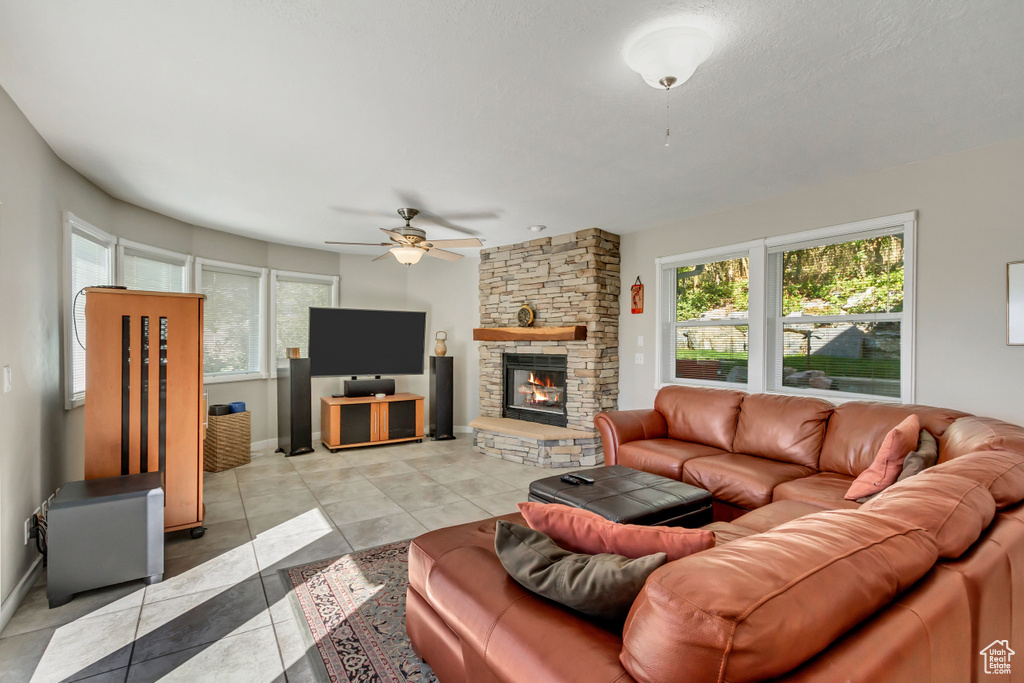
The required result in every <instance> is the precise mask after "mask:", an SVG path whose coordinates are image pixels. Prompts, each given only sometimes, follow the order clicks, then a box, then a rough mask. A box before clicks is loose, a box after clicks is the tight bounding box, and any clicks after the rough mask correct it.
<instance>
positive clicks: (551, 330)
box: [473, 325, 587, 341]
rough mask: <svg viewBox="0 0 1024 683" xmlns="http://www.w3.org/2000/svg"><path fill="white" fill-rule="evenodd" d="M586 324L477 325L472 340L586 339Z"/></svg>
mask: <svg viewBox="0 0 1024 683" xmlns="http://www.w3.org/2000/svg"><path fill="white" fill-rule="evenodd" d="M586 339H587V326H586V325H567V326H565V327H478V328H476V329H474V330H473V341H586Z"/></svg>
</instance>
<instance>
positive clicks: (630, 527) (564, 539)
mask: <svg viewBox="0 0 1024 683" xmlns="http://www.w3.org/2000/svg"><path fill="white" fill-rule="evenodd" d="M519 511H520V512H521V513H522V515H523V518H524V519H526V523H527V524H528V525H529V526H530V528H531V529H533V530H535V531H539V532H541V533H542V534H545V535H547V536H549V537H550V538H551V540H553V541H554V542H555V543H557V544H558V545H559V546H561V547H563V548H566V549H567V550H571V551H573V552H577V553H587V554H590V555H596V554H598V553H612V554H615V555H623V556H625V557H632V558H636V557H643V556H645V555H650V554H652V553H665V554H667V555H668V559H669V561H672V560H678V559H680V558H682V557H686V556H687V555H692V554H693V553H698V552H700V551H701V550H707V549H708V548H713V547H714V546H715V537H714V535H713V534H711V533H710V532H708V531H701V530H700V529H687V528H684V527H679V526H643V525H640V524H618V523H616V522H611V521H609V520H607V519H605V518H604V517H602V516H601V515H599V514H597V513H596V512H590V511H589V510H581V509H580V508H574V507H570V506H568V505H560V504H558V503H519Z"/></svg>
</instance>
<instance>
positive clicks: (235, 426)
mask: <svg viewBox="0 0 1024 683" xmlns="http://www.w3.org/2000/svg"><path fill="white" fill-rule="evenodd" d="M208 417H209V419H210V423H209V427H207V429H206V439H205V440H204V441H203V469H204V470H205V471H207V472H222V471H224V470H229V469H231V468H232V467H238V466H239V465H245V464H248V463H249V461H250V460H251V459H252V456H251V455H250V454H249V449H250V446H251V445H252V444H251V441H252V437H251V434H250V431H249V411H248V410H246V411H245V412H244V413H231V414H230V415H209V416H208Z"/></svg>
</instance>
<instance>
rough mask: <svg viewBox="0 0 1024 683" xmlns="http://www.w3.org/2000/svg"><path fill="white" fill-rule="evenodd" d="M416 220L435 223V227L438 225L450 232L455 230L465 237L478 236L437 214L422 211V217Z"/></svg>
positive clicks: (474, 231) (419, 216)
mask: <svg viewBox="0 0 1024 683" xmlns="http://www.w3.org/2000/svg"><path fill="white" fill-rule="evenodd" d="M416 220H418V221H420V222H421V223H433V224H434V225H438V226H440V227H442V228H448V229H449V230H454V231H455V232H461V233H462V234H463V235H475V234H477V233H476V230H471V229H469V228H464V227H462V226H461V225H456V224H455V223H452V222H451V221H450V220H448V219H447V218H442V217H441V216H438V215H437V214H433V213H429V212H427V211H421V212H420V215H418V216H416Z"/></svg>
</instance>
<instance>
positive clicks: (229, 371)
mask: <svg viewBox="0 0 1024 683" xmlns="http://www.w3.org/2000/svg"><path fill="white" fill-rule="evenodd" d="M196 273H197V275H196V277H197V280H198V289H199V291H200V292H201V293H203V294H205V295H206V303H205V306H204V315H203V363H204V373H205V374H206V375H207V378H208V380H209V379H211V378H213V379H216V378H217V377H218V376H220V377H221V378H223V379H231V378H235V379H243V378H245V377H244V376H252V377H253V378H257V377H259V376H261V375H262V376H264V377H265V375H264V372H265V371H264V363H263V355H264V354H263V353H262V347H263V340H264V339H265V337H264V336H263V325H264V320H265V315H264V310H265V305H264V301H265V300H264V291H265V285H266V270H265V269H262V268H252V267H249V266H238V265H234V264H226V263H219V262H212V261H204V260H203V259H197V260H196Z"/></svg>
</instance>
